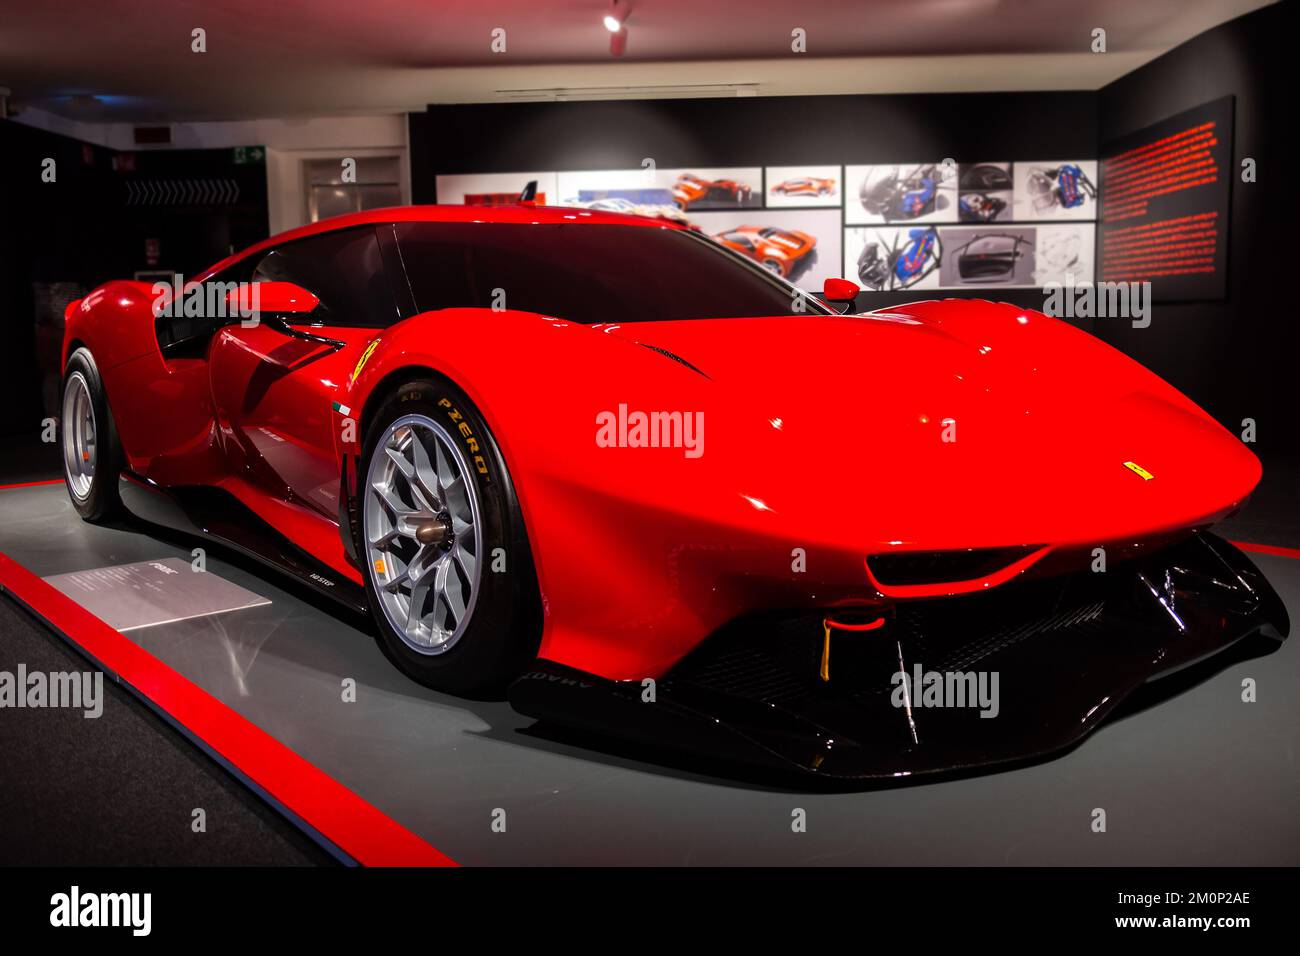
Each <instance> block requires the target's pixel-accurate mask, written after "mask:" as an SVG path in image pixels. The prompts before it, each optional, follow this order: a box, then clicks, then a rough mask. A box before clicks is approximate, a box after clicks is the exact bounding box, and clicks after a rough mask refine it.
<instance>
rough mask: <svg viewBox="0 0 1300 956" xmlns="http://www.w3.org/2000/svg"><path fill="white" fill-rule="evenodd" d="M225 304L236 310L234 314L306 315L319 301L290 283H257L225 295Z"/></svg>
mask: <svg viewBox="0 0 1300 956" xmlns="http://www.w3.org/2000/svg"><path fill="white" fill-rule="evenodd" d="M226 304H227V305H228V306H230V307H231V308H232V309H234V310H237V311H236V314H245V315H247V314H251V313H253V312H257V311H259V310H260V311H263V312H285V313H289V314H294V313H303V314H306V313H310V312H311V311H312V310H313V309H315V308H316V306H318V305H320V299H318V298H316V296H315V295H313V294H312V293H310V292H308V291H307V290H306V289H304V288H302V287H301V286H296V285H294V284H293V283H292V282H258V283H253V284H248V285H242V286H240V287H239V288H238V289H234V290H232V291H231V292H230V293H229V294H227V295H226Z"/></svg>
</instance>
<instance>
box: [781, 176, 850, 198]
mask: <svg viewBox="0 0 1300 956" xmlns="http://www.w3.org/2000/svg"><path fill="white" fill-rule="evenodd" d="M772 192H774V193H780V194H781V195H783V196H830V195H832V194H834V192H835V180H833V179H817V178H815V177H813V176H804V177H801V178H799V179H787V180H785V181H784V182H780V183H777V184H776V185H775V186H773V187H772Z"/></svg>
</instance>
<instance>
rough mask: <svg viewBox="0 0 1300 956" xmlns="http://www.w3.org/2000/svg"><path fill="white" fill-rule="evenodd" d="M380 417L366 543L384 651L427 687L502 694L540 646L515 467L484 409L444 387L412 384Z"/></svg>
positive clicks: (370, 445) (362, 532)
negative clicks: (511, 473)
mask: <svg viewBox="0 0 1300 956" xmlns="http://www.w3.org/2000/svg"><path fill="white" fill-rule="evenodd" d="M369 418H370V421H369V422H368V423H367V426H366V433H365V440H364V445H363V451H362V461H361V467H360V468H359V469H358V477H359V479H360V482H361V483H360V485H359V487H358V488H357V495H358V496H359V497H360V499H361V507H360V522H359V524H360V527H359V536H360V538H361V540H360V541H358V542H357V545H358V554H360V555H362V556H363V560H364V561H365V564H366V594H367V597H368V599H369V603H370V607H371V609H372V611H373V614H374V617H375V621H376V624H377V625H378V628H379V637H380V645H381V647H382V648H383V650H384V652H385V653H386V654H387V655H388V657H389V658H390V659H391V660H392V661H393V662H394V663H395V664H397V666H398V667H400V668H401V669H402V670H403V671H404V672H406V673H407V674H408V675H409V676H411V677H412V678H414V679H415V680H417V681H419V682H420V683H422V684H425V685H427V686H429V687H434V688H437V689H438V690H443V691H448V692H450V693H455V694H462V695H467V696H495V695H496V694H498V693H500V692H501V691H502V690H504V688H505V686H506V684H507V683H508V682H509V681H510V679H512V678H513V677H515V676H517V675H518V674H519V672H520V671H521V670H523V668H524V667H525V666H526V665H527V663H528V662H529V661H531V660H532V658H533V657H534V655H535V654H536V650H537V643H538V638H539V636H540V613H539V610H538V607H539V600H538V595H537V584H536V576H535V574H534V571H533V565H532V555H531V552H530V550H529V547H528V540H527V535H526V534H525V532H524V525H523V518H522V515H521V512H520V509H519V503H518V500H517V499H516V497H515V493H514V486H513V485H512V483H511V481H510V476H509V473H508V472H507V471H506V467H505V461H504V459H503V458H502V456H501V453H500V450H499V449H498V448H497V445H496V442H495V441H494V440H493V438H492V434H491V432H489V431H488V428H487V424H486V423H485V422H484V421H483V418H482V416H480V415H479V413H478V411H477V410H476V409H475V408H474V407H473V406H472V405H471V404H470V403H469V400H468V399H467V398H466V397H465V396H464V395H463V394H462V393H461V392H460V391H459V390H458V389H456V388H454V387H453V386H451V385H450V384H449V383H446V382H443V381H441V380H438V379H433V378H429V379H418V380H414V381H410V382H406V383H405V384H403V385H401V386H400V387H399V388H397V389H395V390H394V391H392V392H391V393H390V394H388V395H387V396H386V397H385V398H384V399H383V400H381V402H380V404H379V405H378V407H377V408H376V409H375V411H374V412H373V413H372V414H370V415H369Z"/></svg>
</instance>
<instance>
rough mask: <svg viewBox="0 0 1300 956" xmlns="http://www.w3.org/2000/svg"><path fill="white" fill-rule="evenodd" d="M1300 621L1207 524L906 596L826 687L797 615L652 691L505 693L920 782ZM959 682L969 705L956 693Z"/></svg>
mask: <svg viewBox="0 0 1300 956" xmlns="http://www.w3.org/2000/svg"><path fill="white" fill-rule="evenodd" d="M1289 628H1290V624H1289V621H1288V618H1287V613H1286V609H1285V607H1284V606H1283V604H1282V602H1281V600H1280V599H1279V598H1278V596H1277V594H1276V593H1275V592H1274V591H1273V589H1272V587H1271V586H1270V585H1269V584H1268V582H1267V581H1266V580H1265V579H1264V577H1263V575H1261V574H1260V572H1259V571H1258V569H1256V568H1255V566H1254V565H1253V564H1252V563H1251V562H1250V560H1249V559H1248V558H1247V557H1246V556H1245V555H1244V554H1242V553H1241V552H1240V551H1239V550H1237V549H1236V548H1234V547H1233V546H1232V545H1230V544H1228V543H1227V542H1225V541H1223V540H1222V539H1220V538H1218V537H1216V536H1214V535H1210V534H1204V533H1202V534H1196V535H1193V536H1191V537H1189V538H1187V539H1185V540H1183V541H1181V542H1179V543H1178V544H1175V545H1172V546H1169V547H1166V548H1163V549H1161V550H1159V551H1157V552H1155V553H1153V554H1151V555H1148V556H1146V557H1144V558H1141V559H1137V560H1132V561H1126V562H1124V563H1122V564H1116V565H1113V566H1112V567H1111V568H1110V569H1109V570H1108V571H1106V572H1105V573H1092V572H1090V571H1085V572H1081V573H1075V574H1072V575H1066V576H1058V577H1052V578H1047V579H1041V580H1035V581H1021V582H1016V583H1013V584H1006V585H1003V586H1001V587H998V588H995V589H992V590H990V591H988V592H985V593H979V594H973V595H966V596H960V597H951V598H942V599H934V600H925V601H912V602H905V603H900V604H898V605H897V610H896V615H895V616H894V618H893V619H892V620H891V621H890V622H889V624H888V626H886V627H883V628H881V629H879V630H875V631H869V632H865V633H863V634H836V635H835V636H834V637H833V639H832V640H833V644H832V650H831V666H830V680H829V681H823V680H822V679H821V678H820V677H819V673H818V672H819V662H820V659H821V657H822V654H823V652H824V644H823V641H824V634H823V631H822V628H821V613H820V611H802V612H795V613H790V614H782V615H772V614H767V615H763V616H761V617H756V618H748V619H741V620H738V621H735V622H733V623H732V624H730V625H728V626H726V627H724V628H722V629H721V630H719V631H718V632H717V633H715V634H714V635H712V636H711V637H710V638H709V639H708V640H706V641H705V642H704V643H703V644H702V645H701V646H700V647H699V648H697V649H696V650H695V651H694V652H692V653H691V654H690V655H688V656H687V657H686V658H684V659H683V660H682V661H681V662H679V663H678V664H677V665H676V666H675V667H674V668H673V669H672V670H671V671H670V672H669V673H668V674H666V675H664V676H663V677H662V678H660V679H659V680H658V681H656V682H655V685H654V688H653V691H654V693H653V700H650V699H648V698H649V697H650V696H651V695H650V694H649V693H648V692H647V688H646V686H645V685H643V683H642V682H640V681H611V680H607V679H605V678H601V677H597V676H595V675H592V674H588V673H585V672H582V671H578V670H574V669H573V668H569V667H565V666H562V665H559V664H555V663H553V662H549V661H544V660H543V661H538V662H537V664H536V665H535V666H534V668H533V669H532V670H530V671H529V672H527V673H525V674H524V675H523V676H521V677H520V678H519V679H518V680H517V681H516V682H515V683H514V685H513V686H512V687H511V690H510V702H511V704H512V705H513V706H514V708H515V709H516V710H518V711H520V712H521V713H523V714H526V715H528V716H532V717H537V718H540V719H542V720H544V721H552V722H555V723H558V724H563V725H569V726H576V727H580V728H583V729H585V730H588V731H598V732H601V733H605V734H610V735H616V736H620V737H625V738H629V739H632V740H636V741H639V742H642V743H646V744H651V745H654V746H658V747H665V746H666V747H670V748H673V749H681V750H688V751H693V752H695V753H697V754H703V755H705V756H707V757H708V758H710V759H711V760H713V761H715V762H717V763H718V764H720V765H734V764H751V765H754V764H756V765H760V766H763V767H767V768H772V769H774V770H781V771H795V772H798V773H800V774H807V775H814V776H819V777H825V778H845V779H871V778H894V777H907V776H911V775H914V774H924V773H936V772H943V771H959V770H965V769H969V768H975V767H981V766H987V765H990V764H997V763H1003V762H1008V761H1020V760H1027V759H1031V758H1035V757H1040V756H1043V755H1046V754H1049V753H1051V752H1053V751H1056V750H1060V749H1062V748H1065V747H1068V746H1070V745H1072V744H1074V743H1076V742H1078V741H1079V740H1081V739H1082V738H1083V737H1085V736H1087V735H1088V734H1089V733H1090V732H1091V731H1093V730H1094V729H1096V727H1097V726H1098V725H1099V724H1100V723H1101V722H1102V721H1103V720H1104V719H1105V718H1106V716H1107V715H1108V714H1110V713H1111V712H1112V711H1113V710H1114V709H1115V708H1116V707H1117V706H1118V705H1119V704H1120V703H1121V701H1123V700H1124V699H1125V698H1127V697H1129V696H1130V695H1132V694H1133V693H1134V692H1135V691H1136V690H1138V689H1139V688H1141V687H1142V686H1143V685H1145V684H1151V683H1155V682H1158V681H1159V679H1160V678H1163V677H1165V676H1167V675H1169V674H1171V673H1173V672H1174V671H1179V670H1182V669H1184V668H1187V667H1189V666H1190V665H1193V664H1196V663H1198V662H1201V661H1203V660H1206V659H1207V658H1211V657H1216V656H1222V657H1225V658H1226V656H1227V655H1226V654H1223V652H1225V651H1226V650H1227V649H1229V648H1230V647H1232V646H1233V645H1235V644H1237V642H1239V641H1241V640H1242V639H1243V638H1246V637H1251V636H1259V637H1261V638H1263V640H1262V641H1260V642H1259V643H1258V645H1255V644H1253V643H1252V646H1250V647H1249V648H1247V650H1249V651H1250V652H1251V653H1252V655H1253V654H1255V653H1261V652H1263V653H1266V652H1268V651H1270V650H1273V649H1275V648H1276V647H1277V646H1278V645H1280V643H1281V642H1282V640H1284V639H1285V637H1286V635H1287V633H1288V631H1289ZM1244 646H1245V645H1243V647H1244ZM900 672H901V673H906V674H908V675H909V677H910V676H913V675H919V674H930V673H934V674H937V675H940V679H941V680H943V681H944V682H945V683H946V686H947V688H948V690H947V693H944V692H939V694H938V699H937V700H936V695H935V694H933V693H927V686H928V690H930V691H933V690H934V686H933V684H932V683H931V681H932V680H933V678H926V679H923V680H921V681H919V682H916V686H915V687H911V686H909V687H907V688H906V690H905V691H904V689H903V688H901V687H900V679H899V678H898V677H897V675H898V674H900ZM948 675H959V676H958V677H949V676H948ZM972 678H973V680H972ZM977 688H978V689H980V690H982V691H983V692H984V693H983V696H982V697H981V696H980V694H979V693H978V692H977ZM963 689H965V690H969V691H970V694H969V697H968V698H967V699H966V700H965V701H964V702H963V701H962V700H961V698H960V696H959V695H954V693H953V691H958V690H963ZM955 703H956V704H959V705H958V706H954V704H955ZM963 703H964V706H963V705H960V704H963ZM936 704H937V705H936ZM718 769H719V770H723V769H724V767H723V766H719V767H718Z"/></svg>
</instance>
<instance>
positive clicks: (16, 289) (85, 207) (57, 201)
mask: <svg viewBox="0 0 1300 956" xmlns="http://www.w3.org/2000/svg"><path fill="white" fill-rule="evenodd" d="M46 158H50V159H53V160H54V162H55V167H54V169H55V181H54V182H52V183H47V182H42V180H41V172H42V163H43V162H44V160H45V159H46ZM111 164H112V154H111V152H110V151H109V150H106V149H102V148H100V147H95V146H89V145H87V144H85V143H82V142H80V141H79V140H75V139H70V138H68V137H66V136H57V135H55V134H53V133H47V132H45V131H44V130H38V129H33V128H31V127H27V126H22V125H20V124H18V123H15V122H12V121H4V120H0V183H3V184H4V185H3V188H0V334H2V335H3V345H2V346H0V434H6V435H11V434H19V433H21V434H25V435H27V436H29V437H31V436H35V435H37V434H39V432H40V428H41V419H42V418H43V417H44V415H45V411H44V409H43V407H42V406H43V401H42V399H43V395H42V386H43V383H42V376H41V374H40V370H39V362H38V355H46V356H48V355H49V352H50V350H51V348H53V350H54V352H55V353H56V354H57V350H58V346H57V345H55V344H54V339H56V338H61V332H60V330H59V329H57V328H53V327H52V326H50V325H49V324H43V325H42V326H41V327H40V329H39V331H38V328H37V312H38V306H37V289H38V288H39V287H48V286H49V285H50V284H53V283H66V284H67V285H66V288H75V287H77V286H80V287H81V288H83V289H89V288H91V287H92V286H93V285H94V284H95V283H97V282H99V281H101V277H104V276H108V275H113V274H115V271H116V270H119V269H121V268H123V267H124V266H125V261H124V259H123V257H122V255H121V248H120V246H119V244H118V243H116V242H115V241H114V233H115V230H116V221H115V219H114V217H113V215H112V208H113V202H112V196H113V195H114V189H113V187H114V182H113V173H112V165H111ZM118 274H120V273H118ZM38 336H39V341H38ZM54 361H55V363H56V364H57V358H56V359H55V360H54Z"/></svg>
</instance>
